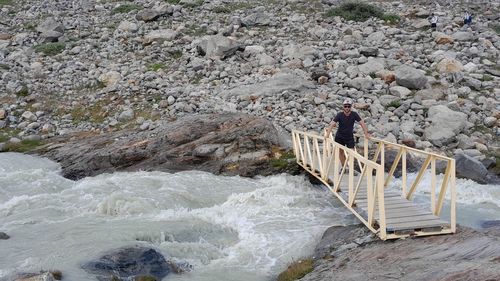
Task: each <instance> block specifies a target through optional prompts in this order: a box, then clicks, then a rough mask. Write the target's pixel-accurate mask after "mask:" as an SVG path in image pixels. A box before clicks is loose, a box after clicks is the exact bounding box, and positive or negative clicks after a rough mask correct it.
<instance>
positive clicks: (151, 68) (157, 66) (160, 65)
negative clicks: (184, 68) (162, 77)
mask: <svg viewBox="0 0 500 281" xmlns="http://www.w3.org/2000/svg"><path fill="white" fill-rule="evenodd" d="M164 68H165V65H164V64H163V63H153V64H150V65H149V66H148V71H158V70H160V69H164Z"/></svg>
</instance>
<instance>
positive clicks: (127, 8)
mask: <svg viewBox="0 0 500 281" xmlns="http://www.w3.org/2000/svg"><path fill="white" fill-rule="evenodd" d="M135 10H142V6H140V5H137V4H123V5H120V6H119V7H116V8H114V9H113V11H112V12H111V14H113V15H114V14H126V13H129V12H131V11H135Z"/></svg>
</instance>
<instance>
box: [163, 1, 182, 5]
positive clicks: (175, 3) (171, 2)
mask: <svg viewBox="0 0 500 281" xmlns="http://www.w3.org/2000/svg"><path fill="white" fill-rule="evenodd" d="M165 2H167V3H169V4H172V5H177V4H179V2H181V0H166V1H165Z"/></svg>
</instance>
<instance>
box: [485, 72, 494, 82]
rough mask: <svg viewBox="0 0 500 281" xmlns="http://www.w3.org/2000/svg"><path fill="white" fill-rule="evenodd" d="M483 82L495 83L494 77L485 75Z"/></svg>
mask: <svg viewBox="0 0 500 281" xmlns="http://www.w3.org/2000/svg"><path fill="white" fill-rule="evenodd" d="M482 80H483V81H493V80H494V79H493V76H491V75H489V74H484V75H483V78H482Z"/></svg>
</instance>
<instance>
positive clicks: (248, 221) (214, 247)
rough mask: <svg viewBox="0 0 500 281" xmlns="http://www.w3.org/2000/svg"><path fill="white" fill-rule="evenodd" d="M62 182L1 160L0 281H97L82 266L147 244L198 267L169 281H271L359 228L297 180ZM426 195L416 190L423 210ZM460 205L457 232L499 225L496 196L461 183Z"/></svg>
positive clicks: (322, 193) (329, 198)
mask: <svg viewBox="0 0 500 281" xmlns="http://www.w3.org/2000/svg"><path fill="white" fill-rule="evenodd" d="M59 172H60V167H59V165H58V164H56V163H54V162H52V161H49V160H47V159H43V158H38V157H32V156H27V155H23V154H16V153H0V231H1V232H5V233H7V234H8V235H9V236H11V238H10V239H8V240H0V280H2V279H8V276H10V275H11V274H13V273H15V272H37V271H39V270H42V269H43V270H56V269H57V270H61V271H62V273H63V277H64V279H63V280H76V281H79V280H95V279H94V278H93V277H92V276H91V275H88V274H87V273H86V272H85V271H83V270H82V269H80V264H82V263H83V262H86V261H90V260H92V259H95V258H98V257H99V256H101V254H103V253H105V252H107V251H109V250H112V249H116V248H119V247H122V246H131V245H135V244H142V245H151V246H153V247H155V248H156V249H158V250H159V251H160V252H161V253H162V254H163V255H164V256H165V257H166V258H167V259H172V260H175V261H186V262H188V263H189V264H191V265H192V266H193V270H192V271H191V272H188V273H185V274H182V275H175V274H170V275H168V276H167V277H165V278H164V280H179V281H182V280H190V281H202V280H204V281H214V280H220V281H224V280H241V281H260V280H262V281H265V280H271V279H272V278H273V277H274V276H276V274H278V273H279V272H280V271H282V270H283V269H285V268H286V265H287V264H288V263H290V262H292V261H293V260H297V259H299V258H301V257H304V256H308V255H311V254H312V253H313V249H314V246H315V245H316V243H318V242H319V239H320V237H321V235H322V234H323V232H324V231H325V230H326V229H327V228H328V227H329V226H332V225H345V224H352V223H357V221H356V219H355V218H354V216H352V215H350V213H349V212H348V210H347V209H346V208H344V207H343V205H341V204H340V203H339V202H338V201H337V200H336V199H335V198H334V196H333V195H332V194H330V193H329V191H328V190H326V189H322V188H321V187H320V186H313V185H311V184H310V183H308V182H307V181H306V180H304V178H303V177H298V176H297V177H294V176H289V175H278V176H272V177H263V178H257V179H249V178H241V177H224V176H215V175H212V174H208V173H204V172H195V171H190V172H182V173H176V174H170V173H162V172H135V173H114V174H103V175H100V176H96V177H90V178H85V179H82V180H80V181H76V182H74V181H70V180H67V179H65V178H63V177H62V176H61V175H60V173H59ZM424 181H428V182H430V178H425V179H424ZM393 183H394V184H397V183H398V180H397V179H396V180H394V181H393ZM427 193H428V190H424V189H422V190H418V195H417V197H418V199H419V200H420V201H421V202H422V203H423V204H426V203H428V199H427V198H428V195H427ZM457 195H458V202H457V209H458V221H459V223H461V224H465V225H469V226H473V227H478V226H479V224H480V222H481V221H482V220H490V219H491V220H493V219H496V220H498V219H500V186H493V185H479V184H476V183H474V182H471V181H467V180H460V179H459V180H457ZM426 200H427V201H426Z"/></svg>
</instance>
